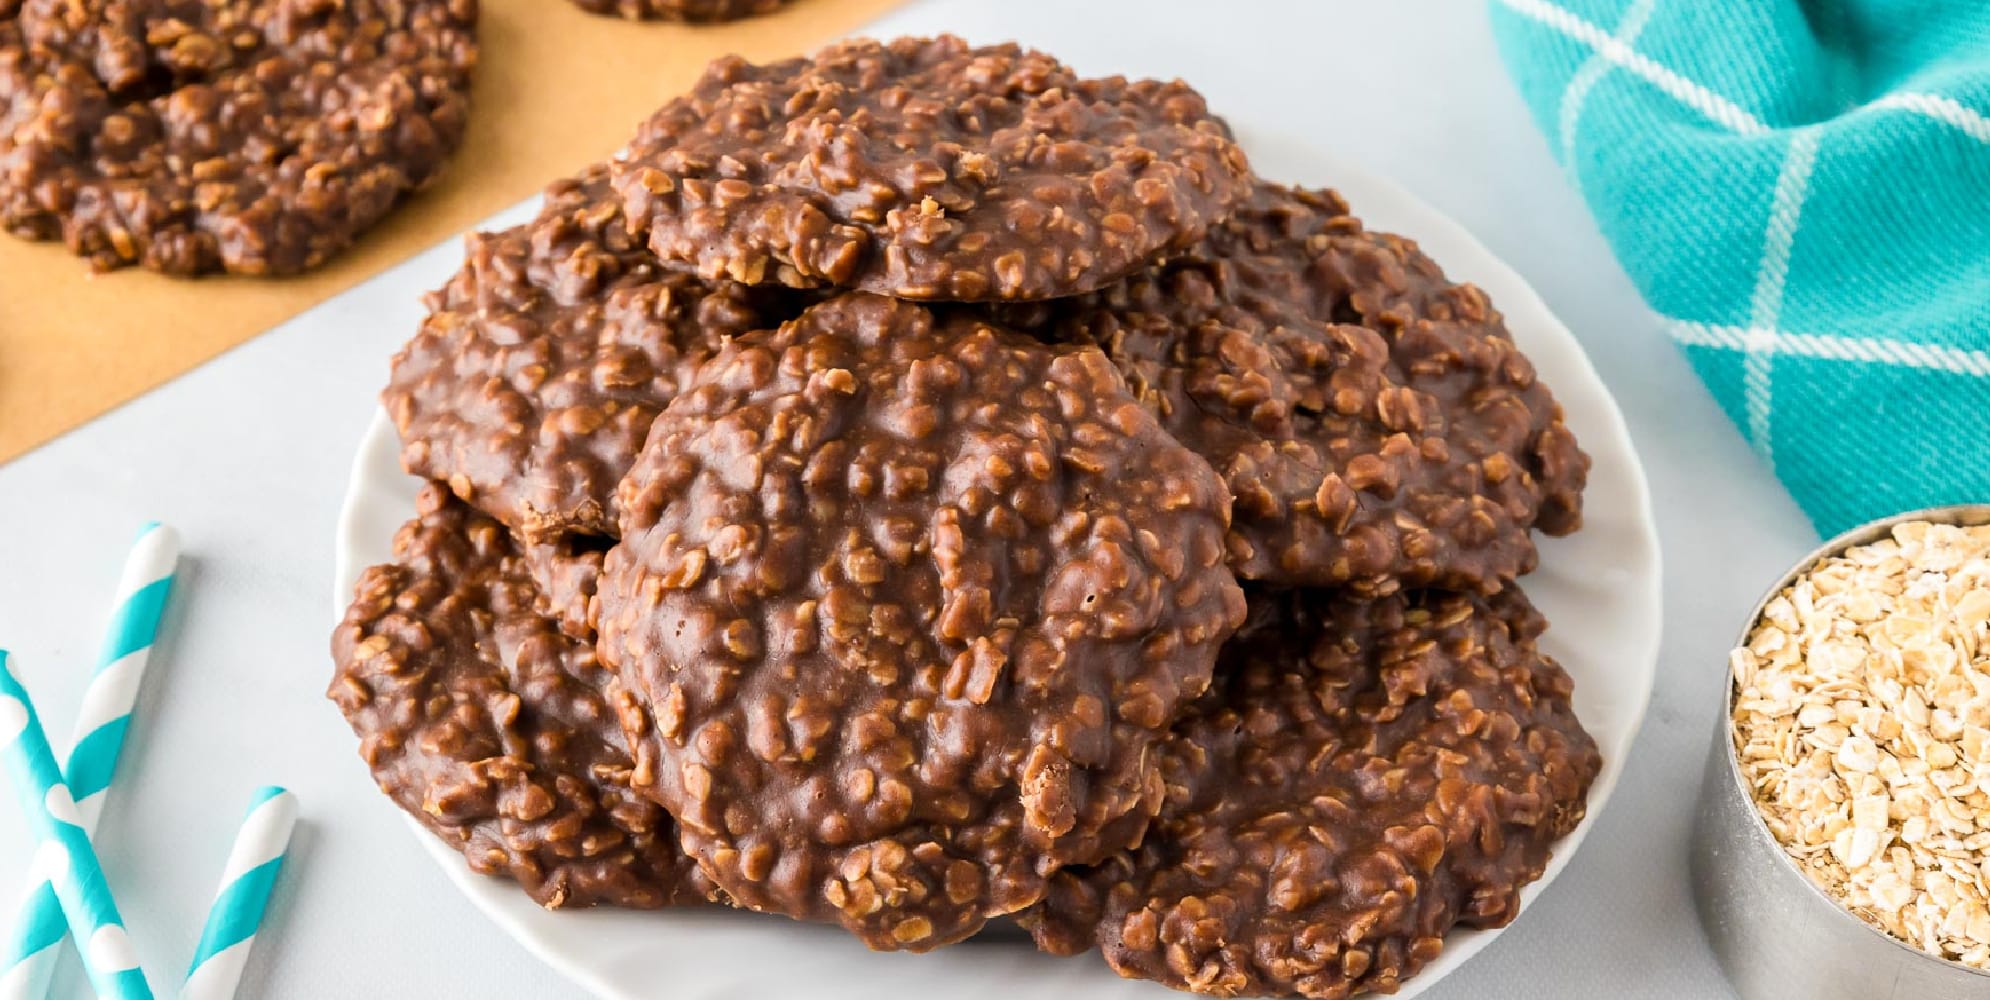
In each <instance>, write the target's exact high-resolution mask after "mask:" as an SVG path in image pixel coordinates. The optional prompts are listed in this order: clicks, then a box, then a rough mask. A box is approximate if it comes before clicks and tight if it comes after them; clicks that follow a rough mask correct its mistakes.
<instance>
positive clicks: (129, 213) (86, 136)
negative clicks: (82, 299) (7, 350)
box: [0, 0, 477, 275]
mask: <svg viewBox="0 0 1990 1000" xmlns="http://www.w3.org/2000/svg"><path fill="white" fill-rule="evenodd" d="M476 21H477V3H476V0H394V2H388V0H339V2H335V0H281V2H278V0H116V2H112V0H0V224H4V225H5V226H6V228H7V229H8V230H9V231H11V232H13V233H15V234H16V235H19V236H25V237H28V238H30V239H40V240H53V239H60V240H62V241H63V242H64V243H66V244H68V246H69V249H70V250H71V251H73V252H75V253H77V254H79V255H81V256H84V257H87V258H89V261H90V263H91V265H92V266H93V267H95V268H96V269H98V270H109V269H112V268H118V267H126V266H130V265H133V264H139V265H143V266H145V267H147V268H151V269H152V270H155V271H163V272H166V273H168V274H176V275H193V274H200V273H204V272H210V271H229V272H232V273H236V274H269V275H275V274H291V273H295V272H298V271H303V270H306V269H308V268H311V267H315V266H317V265H318V264H320V263H322V262H324V261H325V260H326V259H327V258H329V257H331V256H332V255H333V254H336V253H338V252H339V251H340V250H343V249H344V248H345V247H346V246H347V245H349V244H350V243H352V241H353V240H354V239H355V238H356V237H357V236H358V234H359V233H361V232H363V231H365V230H366V229H368V228H369V227H371V226H372V225H373V224H374V223H376V222H378V221H379V220H380V219H381V218H382V217H383V216H385V215H386V214H387V213H388V211H390V210H391V209H392V208H393V207H394V206H395V205H396V204H398V203H399V202H400V201H401V199H402V198H403V197H405V196H406V195H407V194H408V193H409V192H411V191H415V190H418V189H420V188H421V187H423V186H424V185H426V184H427V183H428V182H429V181H430V180H432V179H433V178H434V177H435V176H436V175H437V173H438V172H439V171H440V170H441V168H442V165H443V163H444V162H445V161H446V160H447V159H448V157H449V155H450V153H452V152H454V151H455V149H456V147H457V145H458V144H459V143H460V142H461V141H462V138H463V127H464V122H465V118H466V116H467V114H468V109H469V86H470V73H471V70H472V69H473V68H474V66H475V65H476V61H477V45H476V37H475V30H476Z"/></svg>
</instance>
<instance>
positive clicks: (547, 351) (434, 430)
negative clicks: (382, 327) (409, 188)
mask: <svg viewBox="0 0 1990 1000" xmlns="http://www.w3.org/2000/svg"><path fill="white" fill-rule="evenodd" d="M466 257H467V259H466V260H465V262H464V264H463V269H462V270H461V271H459V272H457V274H456V276H455V277H454V278H452V279H451V280H450V282H449V284H448V285H447V286H445V287H444V288H443V289H442V290H441V291H439V292H437V293H435V294H434V295H432V296H431V297H430V300H429V316H428V319H427V320H426V321H424V322H423V324H422V328H421V331H420V332H419V333H417V334H416V335H415V337H414V339H413V340H410V341H409V342H408V344H407V346H406V347H404V348H402V349H401V353H400V354H399V355H398V356H396V357H395V359H394V370H393V375H392V378H391V380H390V381H389V383H388V386H387V389H386V391H385V392H384V393H383V394H382V401H383V402H384V403H385V405H386V407H387V412H388V414H389V415H390V416H392V418H393V420H394V425H395V426H396V427H397V428H399V430H400V433H401V462H402V464H403V465H404V466H405V467H406V468H407V470H408V471H409V472H411V473H414V474H415V475H419V476H424V477H427V478H430V479H436V480H441V481H443V482H446V483H448V484H449V485H450V488H451V489H453V490H455V491H456V493H457V495H458V496H461V497H463V498H464V499H466V500H468V501H470V503H472V504H474V505H475V506H477V507H478V508H479V509H481V510H483V511H484V512H486V513H488V514H490V515H492V516H493V517H496V518H497V519H499V520H501V521H503V522H504V523H506V524H508V525H510V526H511V527H512V528H514V529H515V530H517V531H518V532H519V533H521V534H522V535H524V536H526V537H527V538H531V539H534V540H545V539H549V538H552V537H555V536H557V535H559V534H561V533H564V532H569V531H577V532H583V533H589V534H613V533H614V532H615V509H614V507H615V484H616V483H618V482H619V481H621V478H622V474H623V473H625V472H627V471H628V469H629V466H630V464H631V463H633V462H634V461H635V457H636V452H637V451H639V450H641V448H642V446H643V439H644V437H645V436H646V435H647V434H648V433H649V427H650V421H652V420H654V419H655V418H656V415H657V413H658V412H659V411H660V410H662V409H663V405H664V404H665V403H667V402H669V401H670V398H671V396H672V395H673V394H674V393H676V392H677V391H678V389H679V388H680V387H682V386H683V385H684V384H685V379H686V378H688V377H689V373H690V372H691V371H692V370H694V369H695V368H696V367H697V365H698V363H699V362H701V361H704V360H705V359H706V358H709V357H710V356H711V355H712V353H713V352H714V351H715V350H717V348H718V345H719V344H720V343H721V342H723V341H724V339H725V338H727V337H729V336H734V335H737V334H741V333H745V332H747V331H748V330H753V329H756V328H760V327H767V326H775V325H778V324H779V323H780V322H781V320H784V319H788V318H790V317H792V316H793V315H794V314H795V313H797V312H799V311H800V307H799V306H793V307H788V306H786V305H785V302H786V300H788V299H789V298H791V297H792V293H788V292H786V291H785V290H782V289H752V288H748V287H747V286H744V285H740V284H736V283H733V282H725V281H722V282H707V281H704V280H702V279H699V278H696V277H693V276H691V275H688V274H679V273H675V272H671V271H666V270H664V269H662V268H661V267H659V266H658V265H657V263H656V261H655V258H654V257H652V256H651V255H650V254H649V252H648V251H646V250H644V249H643V248H642V247H641V246H638V245H633V240H632V238H631V237H630V236H629V233H628V230H627V228H626V227H625V226H624V224H623V220H622V215H621V213H620V211H619V210H618V209H617V208H616V203H615V200H614V198H613V197H612V195H611V194H610V193H609V191H608V187H607V180H606V168H605V167H594V168H590V169H589V170H587V171H584V172H582V173H581V174H580V175H579V176H577V177H574V178H571V179H568V180H564V181H560V182H558V183H555V184H554V185H553V186H552V187H550V188H548V189H547V191H546V201H545V207H544V208H543V209H542V210H541V211H540V213H539V216H538V218H537V219H535V220H533V221H532V222H530V223H527V224H525V225H522V226H518V227H515V228H512V229H507V230H504V231H502V232H498V233H479V234H476V235H473V236H471V237H470V238H469V241H468V248H467V254H466ZM784 309H787V310H788V311H785V312H784V311H783V310H784Z"/></svg>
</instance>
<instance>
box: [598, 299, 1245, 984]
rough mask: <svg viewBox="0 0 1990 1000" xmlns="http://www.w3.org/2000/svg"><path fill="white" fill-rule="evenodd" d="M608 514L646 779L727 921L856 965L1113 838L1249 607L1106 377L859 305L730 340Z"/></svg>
mask: <svg viewBox="0 0 1990 1000" xmlns="http://www.w3.org/2000/svg"><path fill="white" fill-rule="evenodd" d="M622 493H623V496H622V529H623V537H622V542H621V544H620V545H619V546H618V547H617V548H615V549H614V550H612V551H611V552H610V553H609V555H608V559H607V563H606V566H605V568H604V569H603V572H602V578H601V579H602V582H601V594H600V599H599V609H600V627H601V651H602V655H603V658H604V660H606V661H607V662H608V663H609V664H610V665H612V666H613V667H615V668H616V670H617V672H618V674H619V676H620V677H621V678H622V680H623V683H624V687H625V688H626V690H627V693H628V696H629V700H628V703H627V704H626V705H625V709H626V714H625V716H624V724H625V727H626V728H627V729H628V730H629V731H630V732H631V733H632V734H633V738H632V745H633V747H634V749H635V752H636V757H637V784H638V786H639V787H640V788H642V789H643V790H644V791H646V792H649V793H650V794H652V795H654V796H655V797H656V798H657V799H658V800H659V801H661V802H662V803H664V804H665V805H666V806H667V807H668V808H669V809H670V810H671V812H672V813H673V814H674V815H675V816H677V817H678V819H679V821H680V826H681V829H682V831H683V839H684V845H685V848H686V850H687V851H688V852H689V853H691V854H692V855H693V856H694V857H696V858H697V859H698V861H699V862H700V864H701V865H703V867H704V868H705V870H706V871H707V873H708V874H709V875H710V876H711V877H712V879H713V880H714V881H715V882H717V883H718V884H719V886H720V887H721V888H722V889H724V890H725V891H727V892H728V893H729V894H730V895H731V896H732V898H733V899H734V900H736V901H737V902H739V903H740V904H741V905H744V906H748V907H751V908H754V909H757V910H763V911H769V912H775V913H782V914H786V915H789V916H792V917H796V918H799V919H808V920H820V921H829V922H840V923H841V924H843V925H844V926H845V927H847V928H848V929H850V930H851V931H852V932H854V933H856V934H858V935H859V936H861V937H862V938H863V939H864V940H865V941H866V942H867V943H869V944H870V945H872V946H873V947H877V948H902V949H909V950H925V949H929V948H934V947H938V946H940V945H944V944H947V943H950V942H953V941H958V940H960V939H962V938H965V937H967V936H968V935H970V934H972V933H974V931H975V930H976V929H978V928H979V927H980V926H981V925H982V924H983V922H984V921H985V920H986V919H988V918H989V917H992V916H996V915H999V914H1004V913H1011V912H1015V911H1017V910H1020V909H1022V908H1024V907H1026V906H1028V905H1030V904H1032V903H1034V902H1036V901H1037V900H1038V899H1039V898H1040V896H1041V895H1042V893H1043V891H1044V887H1045V881H1046V877H1047V875H1048V874H1049V873H1050V872H1051V871H1053V870H1055V868H1056V867H1057V866H1058V865H1060V864H1065V863H1071V862H1083V861H1096V860H1098V859H1099V858H1101V857H1103V856H1105V855H1106V854H1107V853H1108V852H1110V851H1113V850H1116V849H1119V848H1122V847H1125V846H1127V845H1128V844H1131V843H1133V842H1135V841H1136V840H1137V839H1138V837H1139V835H1140V833H1141V830H1142V829H1143V828H1144V827H1145V826H1146V822H1147V820H1148V818H1149V817H1151V815H1152V814H1153V811H1154V810H1155V809H1156V808H1158V806H1159V794H1160V785H1159V773H1158V771H1157V770H1156V766H1155V761H1154V759H1153V757H1152V755H1151V753H1150V750H1151V748H1152V745H1153V744H1154V742H1155V741H1156V740H1157V739H1159V738H1161V737H1162V736H1163V735H1164V734H1165V733H1166V731H1167V729H1168V726H1169V724H1170V723H1171V722H1172V721H1173V719H1174V718H1175V716H1176V714H1177V712H1178V709H1179V708H1180V706H1181V705H1182V704H1184V703H1185V702H1186V701H1187V700H1188V699H1192V698H1194V697H1195V696H1197V695H1198V694H1200V693H1201V692H1202V690H1203V689H1204V687H1205V686H1206V685H1207V683H1208V680H1209V671H1210V668H1211V666H1212V664H1213V663H1214V660H1215V655H1216V649H1217V647H1218V645H1219V644H1220V643H1221V642H1222V641H1223V640H1224V639H1225V638H1226V637H1227V636H1228V635H1229V634H1230V633H1231V631H1232V630H1233V629H1235V628H1236V626H1237V625H1238V623H1239V622H1240V621H1241V620H1242V616H1243V613H1244V603H1243V596H1242V593H1241V591H1240V590H1239V589H1238V588H1237V585H1236V583H1235V581H1234V579H1233V578H1232V576H1231V575H1230V571H1229V570H1228V569H1227V567H1226V566H1225V565H1224V561H1223V533H1224V527H1225V525H1226V523H1227V513H1226V511H1227V508H1228V505H1229V500H1228V496H1227V495H1226V494H1225V492H1224V490H1223V486H1222V483H1221V482H1220V481H1219V480H1218V479H1217V478H1216V476H1215V474H1214V473H1213V472H1211V471H1210V469H1209V466H1208V465H1207V464H1206V463H1205V462H1203V461H1202V460H1201V459H1200V458H1197V457H1196V456H1195V455H1194V454H1192V453H1190V452H1189V451H1188V450H1187V449H1185V448H1183V447H1181V446H1180V445H1179V444H1177V443H1176V442H1174V441H1173V440H1171V439H1169V438H1168V437H1167V435H1166V434H1165V433H1164V432H1163V431H1162V430H1161V428H1160V426H1159V425H1158V424H1157V423H1156V422H1155V421H1154V419H1153V417H1152V416H1151V415H1150V414H1148V413H1147V412H1146V411H1145V410H1143V409H1142V408H1141V407H1140V406H1139V405H1138V404H1136V403H1135V402H1134V401H1133V399H1132V397H1131V396H1130V395H1128V394H1127V392H1126V390H1125V387H1124V384H1123V383H1122V382H1121V380H1120V377H1119V375H1118V374H1117V373H1116V372H1115V371H1114V370H1113V368H1112V366H1111V364H1110V363H1109V362H1108V361H1107V360H1106V359H1105V357H1104V356H1103V355H1101V354H1100V353H1099V352H1098V351H1096V350H1094V349H1092V348H1088V347H1079V346H1071V345H1048V344H1044V343H1041V342H1039V341H1036V340H1034V339H1032V338H1029V337H1026V336H1023V335H1020V334H1014V333H1010V332H1007V331H1004V330H1001V329H998V328H995V327H991V326H989V325H987V324H986V323H984V322H981V321H979V320H976V319H974V318H972V317H970V316H966V315H960V314H955V315H952V316H950V317H946V318H939V317H936V316H935V314H934V313H932V312H930V311H929V310H927V309H926V308H924V307H921V306H918V305H914V304H911V303H906V302H902V301H894V300H890V299H885V298H880V297H876V296H872V295H868V294H864V293H848V294H845V295H842V296H838V297H836V298H833V299H830V300H828V301H826V302H824V303H822V304H820V305H817V306H815V307H813V308H811V309H809V310H808V311H807V312H805V313H803V314H802V316H801V317H800V318H799V319H797V320H796V321H794V322H792V323H789V324H787V325H785V326H783V327H782V328H780V329H779V330H776V331H767V332H762V333H755V334H751V335H749V336H746V337H742V338H739V339H738V340H735V341H733V342H732V343H731V344H729V345H727V346H726V347H725V348H724V349H722V350H721V352H720V353H719V354H718V356H717V357H715V358H714V359H713V360H712V361H710V362H708V363H707V364H706V365H705V367H704V369H703V371H702V372H701V374H700V377H699V378H698V380H697V381H696V387H695V388H693V389H691V390H690V391H688V392H685V393H683V394H680V395H679V396H678V397H677V398H676V399H674V400H672V402H671V404H670V406H669V407H668V408H667V409H665V411H664V412H663V415H662V416H660V417H659V418H658V419H657V423H656V427H655V429H654V431H653V432H652V434H651V436H650V441H649V444H648V445H647V446H646V447H645V449H644V451H643V454H642V457H641V458H640V459H639V460H638V462H637V464H636V466H635V468H634V469H633V470H632V471H631V472H630V474H629V476H628V478H627V479H626V480H625V481H624V483H623V488H622Z"/></svg>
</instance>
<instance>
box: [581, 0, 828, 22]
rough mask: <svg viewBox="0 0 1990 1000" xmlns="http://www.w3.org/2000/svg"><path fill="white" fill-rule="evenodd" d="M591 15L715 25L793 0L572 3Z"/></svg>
mask: <svg viewBox="0 0 1990 1000" xmlns="http://www.w3.org/2000/svg"><path fill="white" fill-rule="evenodd" d="M573 2H574V5H575V6H577V7H579V8H580V9H581V10H584V11H587V12H588V13H590V14H607V15H611V16H614V17H621V18H626V19H628V20H631V21H685V22H688V23H692V24H716V23H718V22H721V21H737V20H739V19H741V18H746V17H754V16H757V15H760V14H771V13H773V12H774V11H777V10H780V9H781V5H782V4H784V3H789V2H792V0H573Z"/></svg>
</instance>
